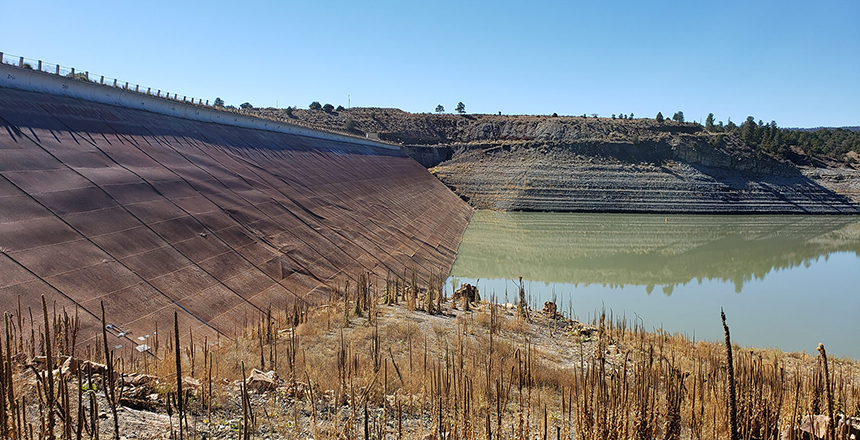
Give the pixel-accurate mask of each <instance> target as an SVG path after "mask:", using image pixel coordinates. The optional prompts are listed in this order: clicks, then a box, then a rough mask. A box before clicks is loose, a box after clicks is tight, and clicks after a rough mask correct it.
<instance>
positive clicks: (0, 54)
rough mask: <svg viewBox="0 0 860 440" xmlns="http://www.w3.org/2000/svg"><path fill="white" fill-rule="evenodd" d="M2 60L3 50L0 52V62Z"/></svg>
mask: <svg viewBox="0 0 860 440" xmlns="http://www.w3.org/2000/svg"><path fill="white" fill-rule="evenodd" d="M2 62H3V52H0V63H2Z"/></svg>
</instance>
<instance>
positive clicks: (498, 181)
mask: <svg viewBox="0 0 860 440" xmlns="http://www.w3.org/2000/svg"><path fill="white" fill-rule="evenodd" d="M431 171H432V172H433V173H434V174H435V175H436V177H438V178H439V179H440V180H441V181H442V182H443V183H445V184H446V185H448V187H449V188H451V189H452V190H454V191H455V192H456V193H457V194H459V195H460V196H461V197H462V198H463V199H464V200H466V201H468V202H469V203H470V204H472V205H473V206H474V207H476V208H479V209H496V210H519V211H578V212H666V213H754V212H755V213H827V214H837V213H841V214H846V213H860V197H858V196H860V191H858V190H860V183H858V182H860V172H858V171H856V170H852V169H843V170H841V171H840V172H835V171H831V172H830V173H823V174H821V175H820V176H817V178H816V176H815V174H813V173H815V172H819V171H815V170H808V169H801V168H797V167H795V166H793V165H791V164H789V163H784V162H780V161H777V160H774V159H771V158H768V157H761V158H759V157H756V156H754V155H753V154H752V153H751V152H750V151H749V150H747V149H744V148H743V146H742V145H739V144H737V143H736V142H733V141H732V140H731V139H730V138H729V139H722V140H720V142H719V143H718V144H717V146H714V145H712V143H710V142H708V141H707V140H705V139H703V138H702V137H700V136H692V135H686V134H675V135H672V136H669V137H665V138H660V139H657V140H645V141H639V142H637V143H631V142H624V141H619V142H608V141H585V142H549V141H546V142H540V141H530V142H523V141H519V142H504V143H487V144H476V143H472V144H465V145H460V146H456V147H455V148H454V154H453V157H452V159H451V160H449V161H446V162H443V163H442V164H440V165H438V166H436V167H435V168H433V169H431ZM836 184H839V185H841V186H837V185H836Z"/></svg>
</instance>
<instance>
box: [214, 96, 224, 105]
mask: <svg viewBox="0 0 860 440" xmlns="http://www.w3.org/2000/svg"><path fill="white" fill-rule="evenodd" d="M214 105H215V107H224V100H223V99H221V98H215V103H214Z"/></svg>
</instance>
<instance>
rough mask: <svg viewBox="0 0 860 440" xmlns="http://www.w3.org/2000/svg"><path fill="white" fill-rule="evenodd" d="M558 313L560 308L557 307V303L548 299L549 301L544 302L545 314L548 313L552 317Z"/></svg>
mask: <svg viewBox="0 0 860 440" xmlns="http://www.w3.org/2000/svg"><path fill="white" fill-rule="evenodd" d="M557 313H558V309H557V308H556V305H555V303H554V302H552V301H547V302H545V303H543V314H544V315H546V316H548V317H550V318H555V316H556V314H557Z"/></svg>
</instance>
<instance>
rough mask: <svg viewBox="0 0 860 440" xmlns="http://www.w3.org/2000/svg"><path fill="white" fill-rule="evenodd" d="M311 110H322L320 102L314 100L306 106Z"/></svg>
mask: <svg viewBox="0 0 860 440" xmlns="http://www.w3.org/2000/svg"><path fill="white" fill-rule="evenodd" d="M308 108H309V109H311V110H322V104H320V102H319V101H314V102H312V103H311V105H309V106H308Z"/></svg>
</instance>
